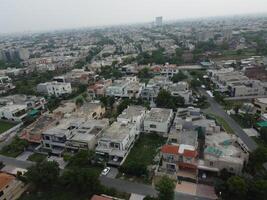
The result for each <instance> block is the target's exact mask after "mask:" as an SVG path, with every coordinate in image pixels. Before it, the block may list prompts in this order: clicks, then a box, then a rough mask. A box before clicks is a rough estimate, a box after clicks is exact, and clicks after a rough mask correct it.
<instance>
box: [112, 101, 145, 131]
mask: <svg viewBox="0 0 267 200" xmlns="http://www.w3.org/2000/svg"><path fill="white" fill-rule="evenodd" d="M146 111H147V109H146V108H145V107H143V106H128V108H126V109H125V110H124V111H123V112H122V113H121V114H120V115H119V116H118V117H117V121H118V122H120V123H135V125H136V130H137V131H138V132H139V131H143V129H144V118H145V113H146Z"/></svg>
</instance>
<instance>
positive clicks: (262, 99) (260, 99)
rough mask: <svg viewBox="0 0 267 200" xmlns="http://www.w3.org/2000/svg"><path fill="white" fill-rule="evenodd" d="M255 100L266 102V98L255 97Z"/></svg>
mask: <svg viewBox="0 0 267 200" xmlns="http://www.w3.org/2000/svg"><path fill="white" fill-rule="evenodd" d="M256 100H257V101H258V102H260V103H263V104H267V98H257V99H256Z"/></svg>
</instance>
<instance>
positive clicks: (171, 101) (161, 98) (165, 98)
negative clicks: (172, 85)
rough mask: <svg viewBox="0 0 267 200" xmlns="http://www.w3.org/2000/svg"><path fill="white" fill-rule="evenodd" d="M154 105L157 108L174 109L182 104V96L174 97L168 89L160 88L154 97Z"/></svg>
mask: <svg viewBox="0 0 267 200" xmlns="http://www.w3.org/2000/svg"><path fill="white" fill-rule="evenodd" d="M156 105H157V107H159V108H171V109H176V108H177V107H181V106H184V98H183V97H181V96H177V97H174V96H172V95H171V93H170V92H169V91H167V90H160V92H159V94H158V96H157V98H156Z"/></svg>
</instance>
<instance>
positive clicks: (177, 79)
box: [171, 71, 187, 83]
mask: <svg viewBox="0 0 267 200" xmlns="http://www.w3.org/2000/svg"><path fill="white" fill-rule="evenodd" d="M185 79H187V76H186V75H185V74H184V73H183V72H181V71H180V72H179V73H177V74H175V75H174V76H173V77H172V79H171V80H172V82H174V83H177V82H180V81H183V80H185Z"/></svg>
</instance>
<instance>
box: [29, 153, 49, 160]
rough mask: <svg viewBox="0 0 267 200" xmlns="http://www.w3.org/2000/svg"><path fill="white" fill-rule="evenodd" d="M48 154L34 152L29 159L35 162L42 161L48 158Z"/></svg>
mask: <svg viewBox="0 0 267 200" xmlns="http://www.w3.org/2000/svg"><path fill="white" fill-rule="evenodd" d="M46 157H47V156H46V155H44V154H40V153H34V154H32V155H30V156H29V158H28V160H29V161H33V162H42V161H43V160H45V159H46Z"/></svg>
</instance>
